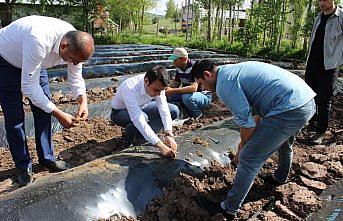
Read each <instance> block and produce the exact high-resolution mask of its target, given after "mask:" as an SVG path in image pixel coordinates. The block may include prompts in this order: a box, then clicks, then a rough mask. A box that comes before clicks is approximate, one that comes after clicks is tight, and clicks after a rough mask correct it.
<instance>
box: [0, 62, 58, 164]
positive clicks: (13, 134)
mask: <svg viewBox="0 0 343 221" xmlns="http://www.w3.org/2000/svg"><path fill="white" fill-rule="evenodd" d="M39 83H40V86H41V87H42V89H43V91H44V94H45V95H46V96H47V97H49V98H50V89H49V80H48V74H47V72H46V70H43V71H41V74H40V82H39ZM22 100H23V95H22V93H21V69H19V68H16V67H14V66H12V65H11V64H9V63H8V62H7V61H6V60H5V59H3V58H2V57H1V56H0V103H1V107H2V110H3V113H4V119H5V129H6V136H7V142H8V144H9V149H10V152H11V155H12V158H13V160H14V163H15V165H16V167H17V168H19V169H23V170H26V169H28V168H29V167H31V166H32V160H31V158H30V154H29V151H28V147H27V141H26V135H25V124H24V121H25V118H24V109H23V102H22ZM30 106H31V110H32V113H33V119H34V125H35V139H36V150H37V153H38V158H39V162H43V161H46V160H55V158H54V155H53V149H54V146H53V143H52V139H51V138H52V133H51V114H49V113H46V112H44V111H43V110H42V109H40V108H38V107H36V106H35V105H33V104H32V103H31V102H30Z"/></svg>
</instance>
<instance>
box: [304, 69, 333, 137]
mask: <svg viewBox="0 0 343 221" xmlns="http://www.w3.org/2000/svg"><path fill="white" fill-rule="evenodd" d="M337 76H338V71H337V69H330V70H324V69H323V68H318V67H315V66H311V65H308V66H307V68H306V72H305V81H306V83H307V84H308V85H309V86H310V87H311V88H312V90H313V91H314V92H315V93H316V94H317V96H316V97H315V101H316V113H315V115H314V116H313V117H312V119H311V120H310V123H313V124H317V125H316V126H317V129H316V131H317V132H319V133H324V132H325V131H326V130H327V128H328V125H329V117H330V108H331V97H332V95H333V91H334V89H335V85H336V81H337Z"/></svg>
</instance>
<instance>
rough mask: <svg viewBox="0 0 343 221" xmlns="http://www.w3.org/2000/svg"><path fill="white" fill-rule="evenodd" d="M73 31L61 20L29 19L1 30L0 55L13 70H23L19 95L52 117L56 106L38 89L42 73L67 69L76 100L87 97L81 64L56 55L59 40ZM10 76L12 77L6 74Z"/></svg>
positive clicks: (20, 20) (33, 17) (22, 19)
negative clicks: (54, 67) (62, 67)
mask: <svg viewBox="0 0 343 221" xmlns="http://www.w3.org/2000/svg"><path fill="white" fill-rule="evenodd" d="M73 30H75V28H74V27H73V26H72V25H71V24H69V23H67V22H65V21H62V20H59V19H56V18H51V17H44V16H28V17H24V18H21V19H18V20H16V21H14V22H12V23H11V24H10V25H8V26H6V27H4V28H2V29H0V55H1V56H2V57H3V58H4V59H5V60H6V61H7V62H8V63H10V64H12V65H13V66H15V67H17V68H20V69H22V74H21V91H22V93H23V95H25V96H27V97H28V98H29V99H30V100H31V101H32V103H33V104H34V105H35V106H37V107H39V108H41V109H42V110H44V111H45V112H47V113H51V112H52V111H53V110H54V109H55V108H56V106H55V105H54V104H53V103H52V102H51V101H50V100H49V99H48V98H47V97H46V96H45V95H44V92H43V89H42V88H41V87H40V86H39V77H40V71H41V69H42V68H43V69H46V68H50V67H53V66H56V65H61V64H66V63H67V65H68V81H69V83H70V85H71V88H72V92H73V95H74V97H75V98H76V97H77V96H79V95H84V94H86V86H85V81H84V79H83V78H82V64H78V65H74V64H72V63H70V62H65V61H64V60H63V59H62V58H61V57H60V55H59V46H60V42H61V40H62V37H63V35H64V34H65V33H67V32H68V31H73ZM8 74H11V73H8Z"/></svg>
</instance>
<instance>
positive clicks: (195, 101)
mask: <svg viewBox="0 0 343 221" xmlns="http://www.w3.org/2000/svg"><path fill="white" fill-rule="evenodd" d="M211 101H212V94H211V93H202V92H194V93H191V94H174V95H172V96H170V97H168V102H182V103H183V105H184V106H185V108H186V110H187V113H188V115H189V116H190V117H195V118H196V117H199V116H201V114H202V109H203V108H205V107H207V106H209V105H210V103H211Z"/></svg>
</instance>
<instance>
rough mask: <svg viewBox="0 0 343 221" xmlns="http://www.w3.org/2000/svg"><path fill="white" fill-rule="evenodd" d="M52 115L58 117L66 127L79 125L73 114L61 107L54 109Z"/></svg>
mask: <svg viewBox="0 0 343 221" xmlns="http://www.w3.org/2000/svg"><path fill="white" fill-rule="evenodd" d="M52 115H53V116H55V117H56V118H57V120H58V121H59V122H60V124H62V126H63V127H64V128H71V127H75V126H77V125H78V123H77V121H76V119H75V117H73V116H72V115H70V114H68V113H65V112H63V111H61V110H60V109H58V108H56V109H55V110H53V111H52Z"/></svg>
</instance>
